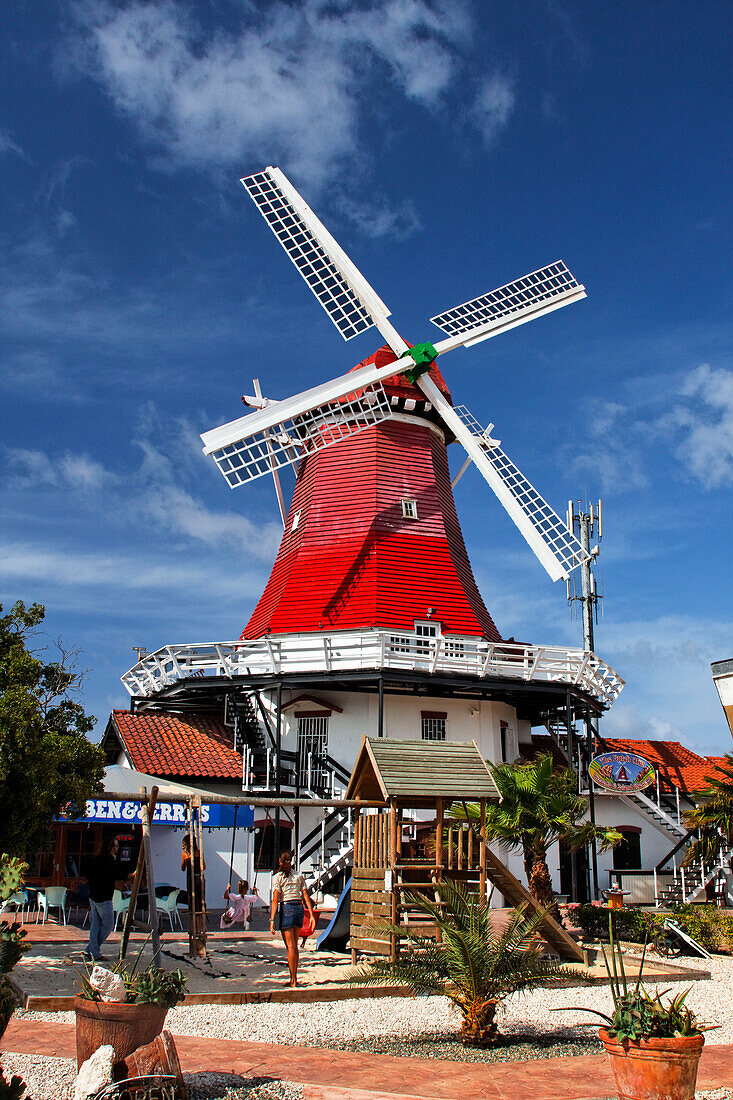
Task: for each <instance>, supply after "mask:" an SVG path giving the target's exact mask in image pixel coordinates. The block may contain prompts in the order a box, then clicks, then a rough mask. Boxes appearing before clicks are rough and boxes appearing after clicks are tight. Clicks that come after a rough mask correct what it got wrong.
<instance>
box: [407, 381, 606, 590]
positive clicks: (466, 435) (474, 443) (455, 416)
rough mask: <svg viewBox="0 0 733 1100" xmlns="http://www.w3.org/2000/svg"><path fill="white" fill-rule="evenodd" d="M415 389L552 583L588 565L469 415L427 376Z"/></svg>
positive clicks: (583, 553) (518, 472)
mask: <svg viewBox="0 0 733 1100" xmlns="http://www.w3.org/2000/svg"><path fill="white" fill-rule="evenodd" d="M416 384H417V385H418V386H419V387H420V389H421V390H422V391H423V393H424V394H425V396H426V397H427V398H428V400H429V401H431V402H432V404H433V407H434V408H435V409H436V411H437V412H438V413H439V415H440V416H441V417H442V418H443V420H444V421H445V423H446V424H447V425H448V427H449V428H450V430H451V431H452V432H453V434H454V435H455V437H456V439H458V440H459V442H460V443H462V444H463V446H464V447H465V449H466V452H467V454H468V455H469V457H470V458H471V459H473V461H474V462H475V464H476V466H477V467H478V469H479V470H480V471H481V474H482V475H483V477H484V479H485V480H486V481H487V482H488V483H489V485H490V486H491V488H492V489H493V490H494V492H495V493H496V495H497V497H498V498H499V500H500V502H501V504H502V505H503V506H504V508H505V509H506V511H507V512H508V513H509V516H510V517H511V519H513V520H514V522H515V524H516V525H517V527H518V528H519V530H520V531H521V533H522V535H523V536H524V538H525V539H526V540H527V542H528V543H529V545H530V547H531V548H532V550H533V551H534V553H535V555H536V556H537V558H539V560H540V562H541V563H542V565H543V566H544V567H545V569H546V570H547V572H548V573H549V575H550V577H551V578H552V579H553V580H554V581H557V580H560V578H561V577H567V576H568V575H569V573H570V571H571V569H574V568H576V566H578V565H581V564H582V563H583V562H584V561H587V560H588V558H589V557H590V555H589V554H588V553H587V551H585V550H584V549H583V547H582V546H581V545H580V542H579V541H578V539H576V538H575V536H574V535H572V534H571V533H570V532H569V531H568V529H567V526H566V525H565V524H564V523H563V521H562V520H561V519H560V517H559V516H558V515H557V513H556V512H555V511H554V510H553V509H552V508H551V507H550V505H549V504H548V503H547V501H545V500H544V499H543V498H542V497H541V496H540V494H539V493H538V492H537V490H536V489H535V488H534V486H533V485H532V484H531V483H530V482H529V481H528V480H527V478H526V477H525V476H524V474H523V473H522V472H521V470H519V469H518V468H517V467H516V466H515V465H514V463H513V462H512V461H511V459H509V458H507V456H506V455H505V454H504V452H503V451H502V450H501V448H500V447H499V445H498V443H496V441H494V440H491V439H489V438H488V437H487V434H486V433H485V432H484V431H483V429H482V428H481V425H480V424H479V423H478V421H477V420H475V419H474V417H473V416H472V415H471V413H470V412H469V411H468V409H465V408H459V409H454V408H453V406H452V405H450V404H449V403H448V401H446V399H445V397H443V395H442V393H441V392H440V390H439V389H438V387H437V386H436V385H435V383H434V382H433V381H432V379H431V378H429V377H428V376H427V375H426V374H423V375H422V376H421V377H420V378H418V380H417V383H416Z"/></svg>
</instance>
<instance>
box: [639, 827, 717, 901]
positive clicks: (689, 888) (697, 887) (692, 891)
mask: <svg viewBox="0 0 733 1100" xmlns="http://www.w3.org/2000/svg"><path fill="white" fill-rule="evenodd" d="M692 839H695V840H698V841H699V839H700V834H699V833H693V832H689V833H687V835H686V836H684V837H683V838H682V840H681V841H680V843H679V844H678V845H676V847H675V848H673V849H672V850H671V851H670V852H669V853H668V854H667V856H665V858H664V859H663V860H662V861H661V863H659V864H657V866H656V867H655V869H654V875H655V895H656V897H657V902H656V905H657V908H659V907H660V906H661V905H663V904H664V903H665V901H669V900H680V901H682V902H683V903H684V904H687V903H689V902H692V901H694V900H695V899H696V898H697V896H698V895H699V893H700V891H701V890H703V889H704V888H705V887H706V886H707V885H708V883H709V882H711V881H712V880H713V878H714V877H715V876H716V875H717V874H718V873H719V872H720V871H721V870H722V869H723V868H725V867H729V866H730V861H731V856H733V847H732V846H731V845H730V844H729V843H728V842H727V840H726V841H725V843H723V834H722V833H721V844H720V847H719V848H718V850H717V852H716V854H715V855H714V856H712V857H710V858H709V859H705V857H704V856H703V854H702V852H701V853H700V857H699V859H696V860H695V862H694V863H689V864H687V865H686V866H685V864H684V862H682V863H681V864H680V866H679V869H678V867H677V860H676V858H674V857H675V856H676V854H677V852H678V851H679V850H680V848H681V847H682V846H683V845H684V844H685V843H689V841H690V840H692ZM670 859H673V867H674V882H673V884H672V885H671V886H668V887H666V888H665V889H664V890H662V891H661V893H658V891H657V879H656V875H657V872H658V871H659V870H660V869H661V868H662V867H663V866H664V864H665V863H667V862H668V861H669V860H670ZM665 894H667V897H666V898H665V897H664V895H665Z"/></svg>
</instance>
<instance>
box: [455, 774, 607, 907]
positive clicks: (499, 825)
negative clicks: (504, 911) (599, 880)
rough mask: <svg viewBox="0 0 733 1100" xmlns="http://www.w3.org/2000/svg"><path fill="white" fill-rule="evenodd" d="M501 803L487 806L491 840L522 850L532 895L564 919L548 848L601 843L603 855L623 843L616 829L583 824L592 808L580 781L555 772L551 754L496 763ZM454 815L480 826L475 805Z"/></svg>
mask: <svg viewBox="0 0 733 1100" xmlns="http://www.w3.org/2000/svg"><path fill="white" fill-rule="evenodd" d="M489 766H490V767H491V771H492V774H493V776H494V782H495V783H496V786H497V787H498V789H499V794H500V796H501V800H500V801H499V802H490V803H489V804H488V805H487V807H486V836H487V839H489V840H498V841H499V842H500V843H501V844H503V845H505V846H506V847H507V848H509V849H512V850H521V852H522V856H523V859H524V873H525V875H526V877H527V884H528V886H529V892H530V893H531V894H532V896H533V897H534V898H535V899H536V900H537V901H538V902H539V903H540V905H543V906H545V908H546V909H547V910H548V911H549V912H550V914H551V915H552V916H554V917H555V919H559V914H558V910H557V905H556V903H555V900H554V895H553V891H552V882H551V879H550V872H549V869H548V866H547V849H548V848H549V847H550V845H551V844H554V843H555V841H558V840H560V841H563V842H564V843H565V844H567V845H568V846H569V847H570V848H571V849H578V848H582V847H584V846H585V845H586V844H588V843H589V842H590V841H591V840H598V841H600V845H601V850H605V849H606V848H609V847H613V846H614V845H615V844H619V843H620V842H621V840H623V837H622V835H621V833H619V832H617V830H616V829H612V828H609V827H607V826H603V825H594V824H593V823H592V822H590V821H583V818H584V816H585V814H586V812H587V809H588V804H587V802H586V800H585V799H584V798H580V796H579V795H578V793H577V778H576V776H575V774H574V773H573V772H572V771H571V770H570V769H569V768H558V769H555V767H554V761H553V759H552V756H551V755H550V754H549V753H545V754H542V755H540V756H537V757H535V759H534V760H530V761H528V762H527V763H522V764H490V765H489ZM451 815H452V816H453V817H457V818H461V819H462V820H468V821H470V822H471V823H472V824H473V825H474V826H476V825H477V824H478V820H479V808H478V806H476V805H475V804H474V803H469V804H468V805H465V804H464V806H463V808H462V809H461V808H459V807H457V806H454V807H453V809H452V811H451Z"/></svg>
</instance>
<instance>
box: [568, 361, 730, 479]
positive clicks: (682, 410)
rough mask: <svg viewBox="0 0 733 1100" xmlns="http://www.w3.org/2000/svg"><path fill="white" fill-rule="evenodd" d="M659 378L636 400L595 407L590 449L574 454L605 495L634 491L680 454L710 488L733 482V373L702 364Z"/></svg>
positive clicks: (581, 472)
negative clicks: (678, 373)
mask: <svg viewBox="0 0 733 1100" xmlns="http://www.w3.org/2000/svg"><path fill="white" fill-rule="evenodd" d="M654 382H655V384H654V385H653V386H652V387H650V388H649V389H648V391H647V392H644V393H643V394H642V393H638V394H636V395H632V396H635V397H636V400H630V401H629V402H628V403H622V402H620V401H613V402H611V401H608V402H598V403H597V404H596V405H595V406H594V407H593V408H592V410H591V417H590V425H589V430H588V436H589V443H588V447H587V448H586V449H585V450H583V451H581V452H580V453H576V454H575V455H574V456H573V457H572V458H570V459H569V462H570V465H571V467H572V469H573V470H574V472H575V474H576V475H578V476H591V477H592V478H593V479H594V480H595V481H596V483H599V484H600V486H601V487H602V490H603V492H605V493H614V492H628V491H630V490H638V489H643V488H645V487H646V486H647V485H648V484H649V482H650V476H651V474H653V473H656V472H658V469H659V464H660V461H661V467H662V469H663V470H664V473H665V475H666V474H667V473H668V471H669V463H670V462H671V461H673V460H674V459H676V460H677V461H678V462H679V463H680V464H681V465H682V466H683V467H684V468H685V469H686V471H687V473H688V474H689V475H691V476H692V477H693V478H694V479H695V480H696V481H697V482H699V484H700V485H701V486H702V487H703V488H704V489H716V488H720V487H721V486H723V485H729V484H733V371H730V370H726V369H724V368H722V367H721V368H718V369H713V368H712V367H710V365H709V364H708V363H702V364H701V365H700V366H698V367H696V368H695V369H693V370H691V371H688V372H686V373H681V374H680V375H678V376H677V377H676V378H674V377H673V378H672V379H671V380H670V379H669V378H665V379H660V378H656V379H655V380H654ZM627 388H628V389H629V391H630V392H631V391H632V390H633V388H634V384H633V381H632V382H630V383H629V384H628V387H627ZM642 388H643V387H642ZM668 444H672V450H671V452H669V451H667V450H665V449H664V448H665V446H666V445H668Z"/></svg>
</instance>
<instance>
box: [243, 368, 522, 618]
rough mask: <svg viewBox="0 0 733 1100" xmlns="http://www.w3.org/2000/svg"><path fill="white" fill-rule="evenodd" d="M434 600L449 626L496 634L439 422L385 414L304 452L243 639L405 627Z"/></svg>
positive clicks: (438, 614)
mask: <svg viewBox="0 0 733 1100" xmlns="http://www.w3.org/2000/svg"><path fill="white" fill-rule="evenodd" d="M406 392H407V391H404V390H403V391H402V396H405V394H406ZM412 392H413V393H414V394H415V395H416V397H418V398H419V397H421V395H420V393H419V391H416V390H414V389H412ZM403 498H407V499H411V500H416V501H417V509H418V518H417V519H416V520H411V519H405V518H404V517H403V515H402V504H401V502H402V499H403ZM298 511H300V513H301V515H300V520H299V523H298V526H297V527H296V529H295V530H294V531H293V530H292V523H293V516H294V515H295V513H296V512H298ZM431 607H432V608H434V609H435V610H434V612H433V614H432V618H433V619H434V620H438V621H440V622H442V624H443V629H444V631H446V632H449V633H452V634H468V635H474V636H476V635H478V636H482V635H485V636H486V637H488V638H490V639H492V640H499V638H500V635H499V633H498V631H497V629H496V627H495V625H494V623H493V620H492V618H491V616H490V615H489V612H488V611H487V609H486V607H485V605H484V603H483V600H482V599H481V596H480V594H479V591H478V588H477V587H476V582H475V580H474V577H473V573H472V571H471V565H470V563H469V560H468V555H467V553H466V547H465V544H464V542H463V536H462V534H461V530H460V526H459V523H458V517H457V515H456V510H455V504H454V501H453V493H452V490H451V486H450V477H449V473H448V461H447V455H446V450H445V444H444V442H443V440H442V438H441V437H440V436H439V435H438V434H437V432H436V431H435V430H434V429H432V428H431V427H430V426H429V425H428V424H427V423H424V424H420V423H416V422H414V421H413V422H409V423H408V422H405V421H400V420H388V421H385V422H383V423H382V424H379V425H378V426H376V427H373V428H369V429H367V430H366V431H363V432H361V433H360V434H359V435H356V436H352V437H351V438H349V439H347V440H344V441H343V442H341V443H338V444H335V445H334V446H331V447H328V448H326V449H325V450H323V451H321V452H319V453H317V454H315V455H313V456H311V457H309V458H308V459H306V460H305V462H303V464H302V465H301V469H300V472H299V475H298V480H297V483H296V487H295V493H294V496H293V502H292V505H291V508H290V514H289V516H288V522H287V527H286V530H285V533H284V534H283V539H282V543H281V545H280V550H279V552H278V556H277V559H276V561H275V565H274V567H273V570H272V574H271V576H270V579H269V581H268V584H267V587H266V588H265V591H264V593H263V595H262V597H261V598H260V601H259V603H258V604H257V606H256V608H255V610H254V612H253V614H252V617H251V619H250V621H249V623H248V624H247V626H246V628H245V630H244V633H243V635H242V637H244V638H257V637H260V636H261V635H262V634H264V633H266V632H267V631H268V629H269V631H270V632H271V633H273V634H284V633H293V632H296V631H318V630H344V629H369V628H372V627H376V628H385V629H395V630H398V629H399V630H412V629H413V624H414V620H415V619H425V618H426V616H427V612H428V608H431Z"/></svg>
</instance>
